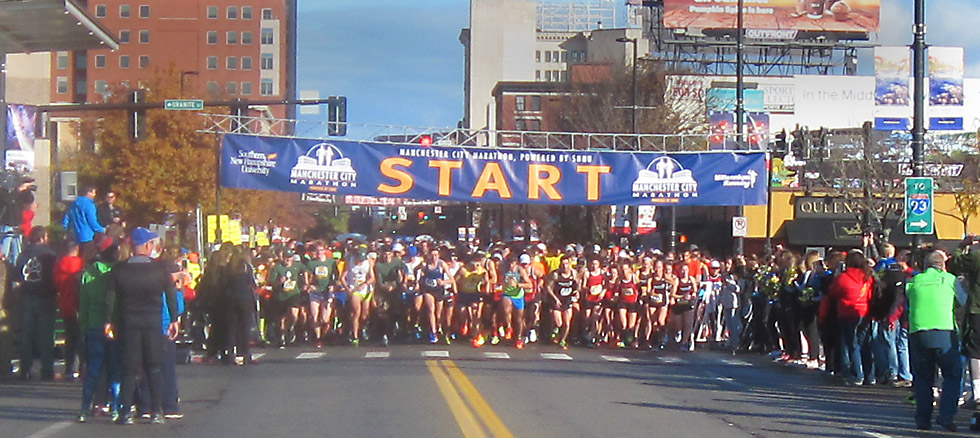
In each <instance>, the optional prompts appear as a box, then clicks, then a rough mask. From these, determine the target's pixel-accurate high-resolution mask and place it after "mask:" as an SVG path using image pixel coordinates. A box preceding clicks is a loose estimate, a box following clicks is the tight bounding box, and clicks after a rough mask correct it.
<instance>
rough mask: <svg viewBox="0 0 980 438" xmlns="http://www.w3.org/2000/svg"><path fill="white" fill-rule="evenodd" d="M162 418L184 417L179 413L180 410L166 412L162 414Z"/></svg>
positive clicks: (176, 418)
mask: <svg viewBox="0 0 980 438" xmlns="http://www.w3.org/2000/svg"><path fill="white" fill-rule="evenodd" d="M163 418H166V419H168V420H179V419H181V418H184V414H181V413H180V412H170V413H168V414H163Z"/></svg>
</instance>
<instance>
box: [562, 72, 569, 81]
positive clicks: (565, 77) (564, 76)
mask: <svg viewBox="0 0 980 438" xmlns="http://www.w3.org/2000/svg"><path fill="white" fill-rule="evenodd" d="M561 81H562V82H568V70H562V71H561Z"/></svg>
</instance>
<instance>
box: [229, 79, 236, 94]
mask: <svg viewBox="0 0 980 438" xmlns="http://www.w3.org/2000/svg"><path fill="white" fill-rule="evenodd" d="M227 88H228V94H238V82H229V83H228V87H227Z"/></svg>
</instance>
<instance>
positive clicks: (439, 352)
mask: <svg viewBox="0 0 980 438" xmlns="http://www.w3.org/2000/svg"><path fill="white" fill-rule="evenodd" d="M422 356H424V357H449V352H448V351H446V350H425V351H423V352H422Z"/></svg>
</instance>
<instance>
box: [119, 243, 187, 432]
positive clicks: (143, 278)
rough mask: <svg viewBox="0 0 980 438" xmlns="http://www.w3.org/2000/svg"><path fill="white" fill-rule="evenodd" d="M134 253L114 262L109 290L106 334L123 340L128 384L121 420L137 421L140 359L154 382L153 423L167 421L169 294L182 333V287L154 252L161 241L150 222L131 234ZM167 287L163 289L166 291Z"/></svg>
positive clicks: (172, 333)
mask: <svg viewBox="0 0 980 438" xmlns="http://www.w3.org/2000/svg"><path fill="white" fill-rule="evenodd" d="M130 240H131V243H132V247H133V256H132V257H130V258H129V260H126V261H125V262H121V263H119V264H117V265H116V266H115V267H113V269H112V272H111V273H110V274H109V284H108V288H107V290H106V313H105V314H106V315H111V316H110V317H111V318H112V321H114V322H112V323H108V324H106V328H105V329H106V336H108V337H109V338H110V339H111V338H112V337H114V336H116V335H117V333H116V331H117V330H118V336H119V339H120V341H121V345H122V366H123V377H122V388H121V389H120V393H119V406H120V411H121V412H120V416H119V419H118V420H117V422H118V423H119V424H133V417H132V413H131V412H130V409H129V408H130V406H131V405H132V402H133V391H134V390H135V389H136V377H137V376H139V373H140V364H141V363H142V364H144V365H145V367H146V370H147V377H148V379H149V383H150V409H151V411H152V414H151V415H152V416H151V418H150V422H151V423H152V424H163V422H164V419H163V392H162V390H163V375H162V372H161V366H162V363H163V342H164V338H163V336H164V335H162V331H163V330H162V329H163V327H162V324H163V320H162V315H161V314H160V309H162V308H163V301H162V300H163V297H164V296H165V297H166V300H167V310H168V312H169V313H170V321H172V322H171V323H170V326H169V327H168V328H167V336H169V337H170V338H171V339H175V338H176V337H177V333H178V329H179V326H178V323H177V316H178V313H177V289H176V287H175V286H174V282H173V280H172V279H171V276H170V270H169V269H168V268H167V265H166V264H165V263H164V262H162V261H158V260H154V259H152V258H150V254H152V253H153V251H154V249H155V247H156V244H157V235H156V234H155V233H152V232H150V230H147V229H146V228H137V229H135V230H133V232H132V233H131V234H130ZM161 292H163V293H162V294H161Z"/></svg>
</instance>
